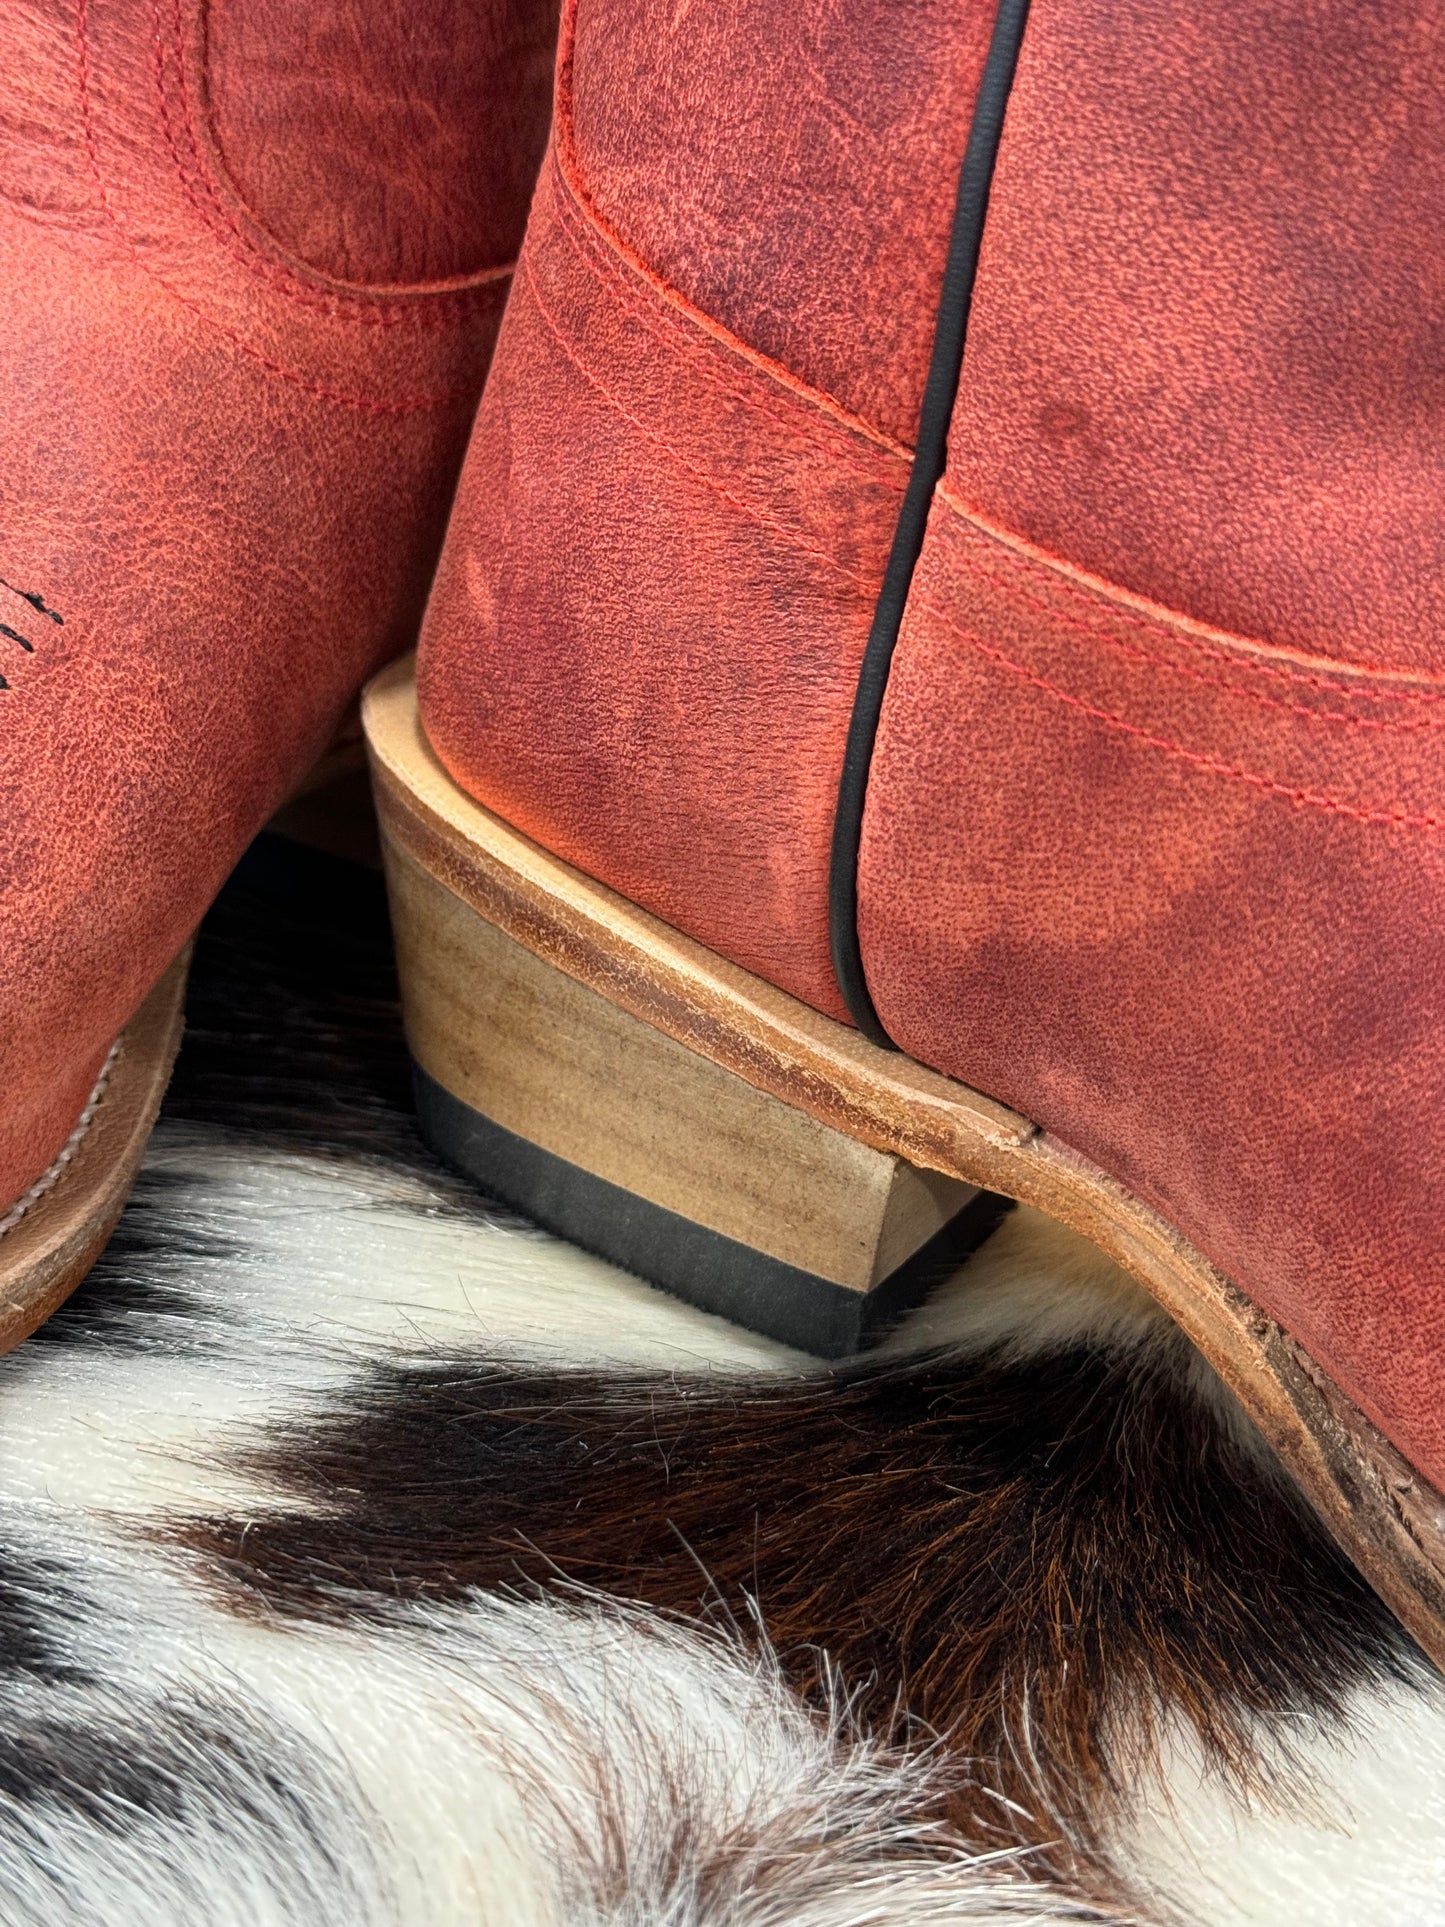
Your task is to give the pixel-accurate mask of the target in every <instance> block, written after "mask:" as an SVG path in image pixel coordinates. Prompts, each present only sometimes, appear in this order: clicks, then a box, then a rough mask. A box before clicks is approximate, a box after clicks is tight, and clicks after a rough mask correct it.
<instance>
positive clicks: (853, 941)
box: [828, 0, 1029, 1050]
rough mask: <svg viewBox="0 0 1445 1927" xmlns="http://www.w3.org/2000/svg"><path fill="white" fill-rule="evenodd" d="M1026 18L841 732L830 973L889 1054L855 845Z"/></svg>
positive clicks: (975, 146)
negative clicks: (861, 923)
mask: <svg viewBox="0 0 1445 1927" xmlns="http://www.w3.org/2000/svg"><path fill="white" fill-rule="evenodd" d="M1028 11H1029V0H1000V4H999V10H998V13H997V15H996V16H995V18H994V23H993V36H992V38H991V40H990V41H989V48H988V58H987V59H986V60H985V62H984V69H983V78H982V80H981V81H980V82H979V88H978V99H977V100H976V101H975V103H974V109H973V125H972V127H971V128H970V129H969V135H968V146H967V148H966V149H965V151H964V156H963V167H962V170H961V171H960V173H959V177H958V198H957V200H956V201H955V203H954V210H953V230H952V233H951V235H950V237H949V243H948V260H947V263H946V265H945V267H944V270H943V289H942V292H941V293H940V295H939V298H938V318H937V320H936V322H935V324H934V331H933V353H932V355H931V356H930V358H929V363H928V380H927V381H926V383H925V384H924V389H923V406H922V410H921V413H920V417H919V423H918V444H917V446H916V448H915V449H914V451H913V466H912V468H911V469H910V470H909V474H908V487H907V488H906V490H905V491H904V495H903V506H902V508H901V509H900V510H899V512H898V522H897V525H896V527H895V528H894V531H893V545H892V547H891V548H890V550H889V552H888V566H887V568H886V570H885V571H884V575H883V587H882V589H881V590H880V591H879V595H878V602H877V605H876V607H875V608H874V611H873V624H872V627H871V628H870V630H869V632H868V646H867V648H866V649H865V650H864V652H863V666H862V668H861V669H860V671H859V674H858V688H857V691H856V693H855V695H854V698H853V714H852V717H851V719H850V721H849V724H848V742H847V746H846V748H845V749H844V752H843V776H842V780H841V782H840V783H839V785H838V808H837V812H836V814H835V816H834V818H833V853H832V859H831V862H830V865H829V872H828V929H829V935H830V938H831V940H832V947H833V970H834V973H835V974H836V976H837V979H838V987H839V989H840V990H841V991H842V993H843V998H844V1001H845V1002H846V1004H847V1006H848V1009H849V1012H850V1013H851V1015H852V1018H853V1021H854V1023H855V1024H856V1025H857V1026H858V1028H859V1030H860V1031H862V1033H863V1035H864V1036H865V1037H867V1038H869V1039H870V1040H871V1041H872V1042H873V1043H875V1044H881V1045H883V1047H884V1048H885V1049H887V1050H896V1049H897V1045H896V1044H894V1042H893V1040H892V1038H891V1037H890V1036H889V1035H888V1033H887V1031H886V1030H884V1028H883V1025H882V1022H881V1021H880V1019H879V1016H878V1012H877V1011H876V1010H875V1009H874V1007H873V999H872V997H871V995H870V994H869V991H868V983H867V979H866V978H865V977H864V974H863V955H862V951H861V949H860V948H859V943H858V843H859V839H860V837H861V836H862V833H863V805H864V801H865V798H866V796H867V793H868V772H869V768H870V766H871V765H872V761H873V741H874V738H875V737H876V735H877V733H878V718H879V714H880V713H881V711H882V708H883V695H884V691H885V690H886V689H887V687H888V671H889V669H890V668H891V667H892V663H893V650H894V646H895V645H896V643H897V641H898V631H899V628H900V627H901V626H902V622H903V611H904V608H905V606H906V604H907V601H908V591H909V587H910V585H911V584H912V581H913V572H914V569H915V568H916V567H917V566H918V557H919V553H920V551H921V550H922V548H923V535H924V530H925V529H926V528H927V526H928V510H929V505H930V503H931V502H932V500H933V491H934V488H935V486H936V485H937V483H938V480H939V477H940V476H941V475H942V474H943V466H944V462H945V460H946V459H947V455H948V424H949V418H950V417H951V416H952V414H953V403H954V397H955V396H956V394H957V393H958V383H959V376H960V373H961V371H962V368H963V343H964V337H965V335H966V334H967V332H968V314H969V308H970V306H971V305H972V301H973V284H974V280H975V277H976V276H977V273H978V251H979V246H980V244H981V242H982V240H983V224H984V220H985V218H986V216H987V214H988V194H989V187H990V185H991V184H992V181H993V169H994V162H995V160H996V159H997V157H998V145H999V139H1000V137H1001V135H1002V133H1003V118H1004V112H1005V110H1006V108H1007V106H1008V100H1009V94H1010V92H1011V91H1012V88H1013V80H1014V73H1015V70H1016V69H1017V67H1018V57H1019V47H1020V45H1021V43H1022V41H1023V37H1024V26H1025V23H1026V21H1027V19H1028Z"/></svg>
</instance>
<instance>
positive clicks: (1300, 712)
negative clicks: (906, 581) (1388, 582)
mask: <svg viewBox="0 0 1445 1927" xmlns="http://www.w3.org/2000/svg"><path fill="white" fill-rule="evenodd" d="M953 560H954V561H955V563H956V564H957V565H958V566H959V567H960V568H962V569H964V570H966V571H967V573H968V574H970V575H976V576H978V577H979V578H980V579H981V580H982V581H984V582H987V583H989V584H990V585H991V586H992V587H993V588H995V589H998V590H1000V591H1002V593H1003V594H1005V595H1011V596H1014V597H1016V598H1017V599H1018V600H1019V601H1020V602H1024V603H1027V605H1028V606H1029V608H1031V609H1037V610H1039V612H1040V613H1041V614H1043V615H1045V616H1047V617H1048V618H1049V620H1050V621H1051V622H1057V623H1061V624H1063V626H1064V627H1065V628H1068V629H1077V630H1078V631H1079V632H1080V633H1081V634H1083V635H1086V636H1089V637H1091V638H1092V639H1093V640H1095V641H1097V642H1104V643H1107V644H1108V645H1109V647H1110V648H1111V649H1117V650H1118V651H1119V653H1120V654H1121V655H1125V656H1129V657H1131V658H1132V659H1133V660H1134V661H1135V662H1142V663H1147V664H1148V665H1149V667H1150V668H1151V669H1167V670H1170V671H1171V672H1172V673H1173V674H1174V675H1176V676H1187V677H1188V678H1189V679H1190V681H1191V682H1199V683H1203V684H1205V686H1206V687H1207V688H1210V689H1222V690H1223V691H1224V692H1225V694H1226V695H1229V696H1243V697H1244V698H1245V700H1246V701H1248V702H1252V703H1259V704H1261V705H1262V707H1264V708H1265V709H1275V710H1278V711H1279V713H1280V714H1281V715H1282V716H1303V717H1304V718H1305V719H1306V721H1307V722H1312V723H1343V724H1344V726H1345V727H1346V728H1347V729H1384V730H1390V731H1394V732H1405V731H1409V730H1419V729H1445V716H1421V717H1416V718H1414V719H1411V720H1406V719H1404V718H1399V719H1397V718H1394V717H1389V716H1351V715H1348V714H1347V713H1346V712H1345V711H1343V710H1338V709H1311V708H1310V707H1309V705H1308V704H1307V703H1282V702H1278V701H1276V699H1275V698H1274V697H1273V696H1266V695H1263V694H1261V692H1260V691H1259V690H1257V689H1242V688H1241V687H1240V686H1239V684H1238V683H1232V682H1226V681H1225V680H1224V678H1223V677H1222V676H1211V675H1208V674H1206V672H1205V671H1204V670H1202V669H1191V668H1190V667H1189V666H1188V664H1187V663H1182V662H1171V661H1170V660H1169V658H1168V657H1167V656H1160V655H1156V654H1154V653H1153V652H1152V651H1151V650H1148V649H1140V648H1138V647H1137V646H1136V645H1135V644H1134V643H1131V642H1125V641H1124V640H1123V639H1122V637H1119V636H1116V635H1114V634H1112V633H1111V631H1110V630H1108V629H1107V628H1101V627H1100V626H1099V625H1098V624H1096V623H1089V622H1085V621H1083V620H1082V618H1081V617H1079V616H1070V615H1065V614H1064V613H1063V611H1062V610H1060V609H1056V608H1054V607H1053V605H1052V604H1051V603H1048V602H1045V601H1043V600H1042V598H1041V597H1039V596H1034V595H1030V594H1029V592H1028V590H1027V589H1024V588H1020V586H1019V585H1018V584H1017V583H1016V582H1010V581H1009V580H1008V578H1007V577H1006V576H1001V575H995V574H994V573H993V572H992V570H990V569H987V568H985V567H984V565H983V563H982V562H980V561H978V560H977V559H976V558H975V557H973V556H970V555H959V556H955V557H954V558H953ZM1156 633H1158V634H1160V635H1163V636H1169V635H1171V634H1172V632H1171V631H1169V630H1165V629H1160V630H1158V631H1157V632H1156ZM1213 654H1214V655H1216V656H1217V657H1218V658H1219V660H1221V661H1223V662H1228V663H1230V664H1231V665H1232V666H1233V667H1234V668H1236V669H1239V670H1241V671H1243V672H1245V673H1246V674H1247V673H1248V672H1249V670H1250V669H1251V668H1252V667H1253V666H1254V665H1252V664H1250V663H1246V662H1241V661H1240V660H1239V659H1238V658H1237V657H1234V656H1228V655H1226V654H1225V653H1224V651H1223V650H1215V651H1214V652H1213ZM1323 687H1325V688H1330V685H1329V684H1324V685H1323ZM1352 693H1354V694H1356V695H1360V696H1368V695H1371V694H1372V693H1373V692H1372V691H1370V690H1356V691H1354V692H1352ZM1430 700H1438V699H1436V698H1431V699H1430Z"/></svg>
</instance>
